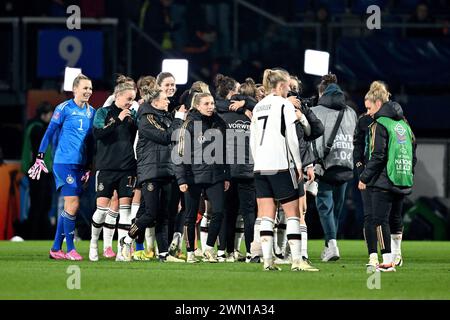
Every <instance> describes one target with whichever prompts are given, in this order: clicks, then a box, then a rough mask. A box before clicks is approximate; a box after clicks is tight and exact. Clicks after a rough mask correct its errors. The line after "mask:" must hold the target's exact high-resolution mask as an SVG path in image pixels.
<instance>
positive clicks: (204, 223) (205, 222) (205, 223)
mask: <svg viewBox="0 0 450 320" xmlns="http://www.w3.org/2000/svg"><path fill="white" fill-rule="evenodd" d="M208 227H209V219H208V216H207V213H206V212H205V213H204V214H203V218H202V220H201V221H200V243H201V245H202V250H203V252H204V251H205V248H206V240H207V239H208Z"/></svg>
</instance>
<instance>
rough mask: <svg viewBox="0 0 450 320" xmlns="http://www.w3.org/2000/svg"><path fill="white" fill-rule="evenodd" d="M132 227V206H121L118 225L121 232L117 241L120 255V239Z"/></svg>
mask: <svg viewBox="0 0 450 320" xmlns="http://www.w3.org/2000/svg"><path fill="white" fill-rule="evenodd" d="M130 227H131V206H130V205H123V204H122V205H120V206H119V224H118V225H117V233H118V234H119V236H118V240H119V241H117V254H118V255H120V239H122V238H123V237H126V236H127V234H128V231H129V230H130Z"/></svg>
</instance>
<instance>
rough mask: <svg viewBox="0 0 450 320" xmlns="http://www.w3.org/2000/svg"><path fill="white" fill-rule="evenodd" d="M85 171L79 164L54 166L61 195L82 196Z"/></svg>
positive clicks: (57, 188)
mask: <svg viewBox="0 0 450 320" xmlns="http://www.w3.org/2000/svg"><path fill="white" fill-rule="evenodd" d="M84 172H85V170H83V167H82V166H81V165H79V164H60V163H54V164H53V174H54V176H55V183H56V190H59V189H61V195H62V196H63V197H67V196H78V197H79V196H80V195H81V193H82V192H83V183H84V182H83V181H81V178H82V177H83V174H84Z"/></svg>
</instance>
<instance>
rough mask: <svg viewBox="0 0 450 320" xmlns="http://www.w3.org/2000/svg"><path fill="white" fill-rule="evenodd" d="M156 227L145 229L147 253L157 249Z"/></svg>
mask: <svg viewBox="0 0 450 320" xmlns="http://www.w3.org/2000/svg"><path fill="white" fill-rule="evenodd" d="M155 240H156V236H155V227H154V226H153V227H150V228H146V229H145V246H146V248H147V251H150V250H154V249H155Z"/></svg>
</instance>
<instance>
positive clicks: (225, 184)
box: [223, 181, 230, 191]
mask: <svg viewBox="0 0 450 320" xmlns="http://www.w3.org/2000/svg"><path fill="white" fill-rule="evenodd" d="M229 188H230V181H225V182H224V183H223V190H224V191H228V189H229Z"/></svg>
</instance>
